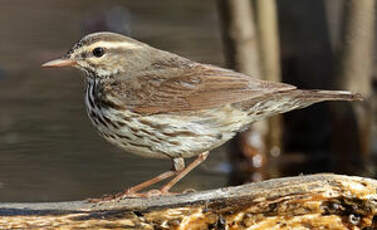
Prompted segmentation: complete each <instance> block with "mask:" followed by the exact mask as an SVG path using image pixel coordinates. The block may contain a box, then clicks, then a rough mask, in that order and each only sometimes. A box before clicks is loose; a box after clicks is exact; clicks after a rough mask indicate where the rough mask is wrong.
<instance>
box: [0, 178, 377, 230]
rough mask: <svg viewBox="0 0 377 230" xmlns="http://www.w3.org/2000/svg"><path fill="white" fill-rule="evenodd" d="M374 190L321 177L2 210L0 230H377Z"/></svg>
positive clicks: (363, 181) (360, 181) (371, 185)
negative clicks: (163, 194)
mask: <svg viewBox="0 0 377 230" xmlns="http://www.w3.org/2000/svg"><path fill="white" fill-rule="evenodd" d="M376 189H377V181H376V180H372V179H367V178H361V177H348V176H340V175H332V174H319V175H311V176H298V177H290V178H282V179H273V180H269V181H264V182H260V183H254V184H247V185H243V186H238V187H228V188H222V189H217V190H211V191H203V192H195V193H189V194H185V195H179V196H163V197H152V198H148V199H147V198H133V199H119V200H115V201H107V202H102V203H96V204H91V203H88V202H85V201H75V202H61V203H2V204H0V229H41V228H44V229H120V228H122V229H364V230H366V229H377V216H376V214H377V195H376Z"/></svg>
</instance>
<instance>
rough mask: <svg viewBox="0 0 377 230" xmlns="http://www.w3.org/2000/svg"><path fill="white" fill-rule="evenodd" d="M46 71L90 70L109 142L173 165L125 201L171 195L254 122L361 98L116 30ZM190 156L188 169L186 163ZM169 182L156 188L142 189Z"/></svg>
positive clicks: (96, 113) (97, 122)
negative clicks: (203, 58)
mask: <svg viewBox="0 0 377 230" xmlns="http://www.w3.org/2000/svg"><path fill="white" fill-rule="evenodd" d="M42 67H44V68H53V67H74V68H77V69H79V70H81V71H82V72H84V73H85V74H84V75H85V76H86V77H85V79H86V82H87V83H86V85H87V86H86V92H85V104H86V110H87V114H88V116H89V118H90V120H91V122H92V124H93V125H94V126H95V128H96V129H97V131H98V133H99V134H100V135H101V136H102V137H104V138H105V139H106V140H107V141H108V142H110V143H112V144H114V145H116V146H118V147H120V148H121V149H123V150H125V151H126V152H129V153H134V154H136V155H139V156H142V157H145V158H164V159H169V160H171V162H172V168H171V169H170V170H168V171H166V172H163V173H161V174H160V175H158V176H156V177H154V178H152V179H149V180H147V181H144V182H142V183H140V184H138V185H135V186H132V187H130V188H128V189H126V190H125V191H124V192H122V193H121V194H122V196H126V197H127V196H152V195H169V194H173V193H171V192H170V189H171V188H172V187H173V186H174V185H175V184H176V183H177V182H178V181H180V180H181V179H182V178H183V177H184V176H186V175H187V174H188V173H189V172H190V171H191V170H193V169H194V168H195V167H197V166H198V165H199V164H200V163H202V162H203V161H205V160H206V158H207V157H208V155H209V152H210V151H211V150H212V149H214V148H216V147H218V146H221V145H222V144H224V143H225V142H227V141H228V140H230V139H232V138H233V137H234V136H235V135H236V134H237V133H238V132H241V131H243V130H245V129H246V128H247V127H248V126H250V124H252V123H253V122H256V121H259V120H261V119H264V118H266V117H270V116H273V115H276V114H280V113H285V112H288V111H291V110H295V109H301V108H305V107H307V106H309V105H312V104H314V103H318V102H323V101H361V100H362V99H363V97H362V96H361V95H360V94H357V93H356V94H354V93H351V92H348V91H340V90H313V89H311V90H304V89H298V88H297V87H295V86H293V85H290V84H286V83H281V82H272V81H265V80H261V79H258V78H255V77H251V76H248V75H245V74H242V73H238V72H236V71H233V70H230V69H225V68H221V67H217V66H214V65H209V64H201V63H198V62H195V61H193V60H190V59H188V58H184V57H181V56H179V55H177V54H174V53H171V52H168V51H164V50H160V49H157V48H154V47H152V46H150V45H148V44H146V43H143V42H140V41H138V40H135V39H133V38H130V37H127V36H124V35H121V34H117V33H112V32H97V33H92V34H89V35H86V36H84V37H83V38H82V39H80V40H79V41H78V42H77V43H76V44H74V45H73V47H72V48H71V49H70V50H69V51H68V52H67V53H66V54H65V55H63V56H62V57H60V58H57V59H54V60H52V61H48V62H46V63H44V64H43V65H42ZM193 157H196V158H195V160H193V161H192V162H191V163H190V164H189V165H187V166H186V165H185V159H186V158H193ZM171 177H173V179H171V180H170V181H169V182H167V183H166V184H165V185H163V186H162V187H160V188H159V189H157V190H156V189H154V190H149V191H146V192H142V191H143V190H145V189H146V188H148V187H150V186H151V185H154V184H156V183H158V182H160V181H162V180H166V179H168V178H171Z"/></svg>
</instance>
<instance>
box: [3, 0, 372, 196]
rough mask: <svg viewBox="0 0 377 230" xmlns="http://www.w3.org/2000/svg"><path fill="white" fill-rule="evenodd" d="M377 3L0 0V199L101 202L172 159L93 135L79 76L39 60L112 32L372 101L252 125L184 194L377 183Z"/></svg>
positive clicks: (193, 176)
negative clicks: (291, 181) (315, 177)
mask: <svg viewBox="0 0 377 230" xmlns="http://www.w3.org/2000/svg"><path fill="white" fill-rule="evenodd" d="M375 8H376V4H375V0H331V1H324V0H316V1H313V0H289V1H288V0H218V1H216V0H207V1H189V0H165V1H153V0H138V1H131V0H81V1H66V0H54V1H42V0H34V1H33V2H32V4H31V1H27V0H1V1H0V23H1V27H2V30H1V31H0V51H1V52H0V106H1V107H0V108H1V109H0V201H1V202H5V201H65V200H78V199H85V198H88V197H99V196H101V195H103V194H109V193H113V192H118V191H121V190H123V189H125V188H127V187H129V186H132V185H134V184H137V183H139V182H141V181H143V180H145V179H148V178H151V177H153V176H155V175H157V174H158V173H160V172H163V171H165V170H167V169H169V168H170V162H169V161H167V160H155V159H143V158H140V157H137V156H133V155H132V154H128V153H125V152H123V151H122V150H120V149H118V148H116V147H114V146H112V145H110V144H108V143H106V142H105V140H103V139H102V137H100V136H99V135H97V133H96V131H95V129H94V127H92V125H91V124H90V122H89V119H88V118H87V115H86V111H85V105H84V98H83V95H84V89H85V84H84V77H83V74H81V73H79V72H78V71H77V70H73V69H61V70H42V69H41V68H40V65H41V64H42V63H43V62H45V61H47V60H50V59H52V58H55V57H59V56H61V55H63V54H64V53H65V52H66V51H67V50H68V49H70V47H71V46H72V44H73V43H75V42H76V41H78V40H79V39H80V38H81V37H82V36H84V35H85V34H87V33H91V32H96V31H104V30H106V31H113V32H118V33H122V34H125V35H128V36H131V37H133V38H135V39H138V40H141V41H143V42H146V43H148V44H150V45H152V46H154V47H157V48H160V49H164V50H168V51H171V52H175V53H177V54H179V55H181V56H185V57H188V58H190V59H193V60H196V61H198V62H203V63H209V64H215V65H219V66H222V67H228V68H232V69H236V70H237V71H240V72H244V73H246V74H249V75H253V76H255V77H259V78H262V79H268V80H273V81H284V82H287V83H291V84H294V85H296V86H298V87H300V88H306V89H307V88H320V89H347V90H351V91H353V92H359V93H361V94H363V95H364V96H365V97H366V100H365V101H364V102H362V103H353V104H350V103H345V102H337V103H330V102H329V103H323V104H317V105H313V106H311V107H309V108H306V109H304V110H300V111H294V112H290V113H287V114H284V115H282V116H277V117H274V118H272V119H269V120H267V121H263V122H260V123H257V124H254V125H253V126H252V127H251V128H250V129H249V130H248V131H246V132H244V133H243V134H241V135H239V136H238V137H236V138H235V139H234V140H232V141H230V142H229V143H227V144H226V145H224V146H222V147H220V148H219V149H216V150H214V151H212V153H211V154H210V157H209V159H208V160H207V161H206V162H205V163H204V164H203V165H202V166H201V167H199V168H198V169H196V170H194V171H193V172H192V173H190V174H189V175H188V176H187V177H185V178H184V179H183V181H182V182H181V183H179V184H178V185H177V186H176V187H175V188H174V190H175V191H182V190H184V189H187V188H194V189H197V190H203V189H211V188H219V187H223V186H228V185H236V184H242V183H246V182H252V181H260V180H265V179H269V178H275V177H283V176H295V175H299V174H310V173H318V172H334V173H343V174H348V175H360V176H367V177H372V178H376V177H377V168H376V162H377V155H376V154H377V135H376V133H377V125H376V124H377V123H376V114H377V109H376V108H377V100H376V88H377V78H376V76H377V69H376V67H375V66H376V65H375V57H374V56H375V53H376V52H375V51H376V47H377V46H376V44H375V43H376V40H375V34H376V23H375V16H376V15H375Z"/></svg>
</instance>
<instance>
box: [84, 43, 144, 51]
mask: <svg viewBox="0 0 377 230" xmlns="http://www.w3.org/2000/svg"><path fill="white" fill-rule="evenodd" d="M96 47H102V48H110V49H116V48H124V49H139V48H141V47H142V46H141V45H139V44H134V43H129V42H125V41H124V42H107V41H99V42H95V43H93V44H91V45H90V46H88V49H90V50H92V49H94V48H96Z"/></svg>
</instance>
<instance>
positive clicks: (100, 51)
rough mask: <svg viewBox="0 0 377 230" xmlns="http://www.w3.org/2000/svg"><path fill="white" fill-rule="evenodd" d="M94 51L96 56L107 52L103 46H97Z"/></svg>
mask: <svg viewBox="0 0 377 230" xmlns="http://www.w3.org/2000/svg"><path fill="white" fill-rule="evenodd" d="M92 52H93V55H94V56H95V57H102V56H103V55H104V54H105V50H104V49H103V48H102V47H97V48H95V49H94V50H93V51H92Z"/></svg>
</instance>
